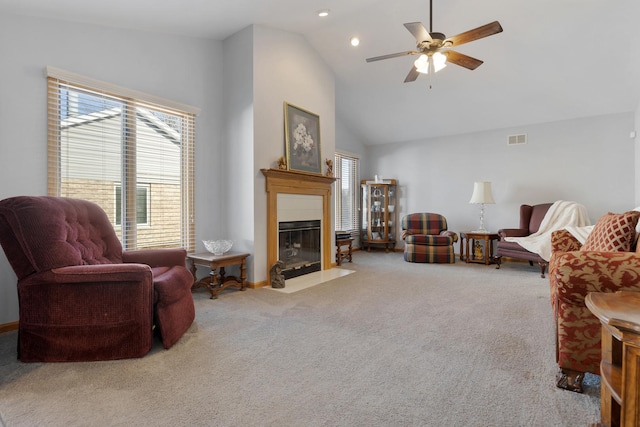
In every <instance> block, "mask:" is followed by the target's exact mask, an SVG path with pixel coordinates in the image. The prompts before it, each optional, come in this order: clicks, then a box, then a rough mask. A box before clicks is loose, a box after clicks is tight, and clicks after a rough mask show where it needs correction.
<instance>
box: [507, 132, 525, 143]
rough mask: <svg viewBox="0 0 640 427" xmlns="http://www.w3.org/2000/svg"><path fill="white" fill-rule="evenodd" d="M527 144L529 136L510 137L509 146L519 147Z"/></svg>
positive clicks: (522, 134)
mask: <svg viewBox="0 0 640 427" xmlns="http://www.w3.org/2000/svg"><path fill="white" fill-rule="evenodd" d="M526 143H527V134H526V133H521V134H520V135H509V142H507V145H518V144H526Z"/></svg>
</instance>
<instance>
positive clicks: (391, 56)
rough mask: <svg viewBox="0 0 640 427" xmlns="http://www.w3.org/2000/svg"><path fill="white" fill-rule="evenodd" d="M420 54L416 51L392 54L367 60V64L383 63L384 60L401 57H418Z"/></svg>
mask: <svg viewBox="0 0 640 427" xmlns="http://www.w3.org/2000/svg"><path fill="white" fill-rule="evenodd" d="M419 53H420V52H416V51H415V50H407V51H405V52H398V53H390V54H389V55H382V56H374V57H373V58H367V62H373V61H381V60H383V59H389V58H397V57H399V56H407V55H418V54H419Z"/></svg>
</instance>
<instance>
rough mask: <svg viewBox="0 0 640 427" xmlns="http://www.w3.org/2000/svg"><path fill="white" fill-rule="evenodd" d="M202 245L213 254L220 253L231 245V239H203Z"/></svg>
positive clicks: (227, 249)
mask: <svg viewBox="0 0 640 427" xmlns="http://www.w3.org/2000/svg"><path fill="white" fill-rule="evenodd" d="M202 243H204V247H205V248H207V250H208V251H209V252H211V253H212V254H214V255H222V254H224V253H225V252H228V251H229V249H231V246H233V241H232V240H203V241H202Z"/></svg>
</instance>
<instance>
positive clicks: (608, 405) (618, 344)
mask: <svg viewBox="0 0 640 427" xmlns="http://www.w3.org/2000/svg"><path fill="white" fill-rule="evenodd" d="M585 303H586V305H587V308H588V309H589V311H591V312H592V313H593V314H594V315H595V316H596V317H597V318H598V319H599V320H600V323H601V324H602V334H601V338H602V360H601V362H600V374H601V376H600V418H601V421H602V424H601V425H603V426H623V427H631V426H633V427H635V426H638V425H640V411H639V409H640V369H638V368H639V363H638V362H639V361H640V292H631V291H618V292H615V293H601V292H591V293H589V294H588V295H587V297H586V298H585Z"/></svg>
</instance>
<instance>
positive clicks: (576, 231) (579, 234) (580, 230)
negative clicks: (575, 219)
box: [565, 206, 640, 245]
mask: <svg viewBox="0 0 640 427" xmlns="http://www.w3.org/2000/svg"><path fill="white" fill-rule="evenodd" d="M633 210H634V211H638V212H640V206H638V207H637V208H635V209H633ZM593 227H594V226H593V225H589V226H586V227H573V226H570V227H565V229H566V230H567V231H568V232H569V233H571V234H573V236H574V237H575V238H576V239H578V241H579V242H580V244H582V245H584V242H586V241H587V237H589V234H590V233H591V231H592V230H593ZM639 234H640V221H638V225H636V239H638V235H639Z"/></svg>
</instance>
